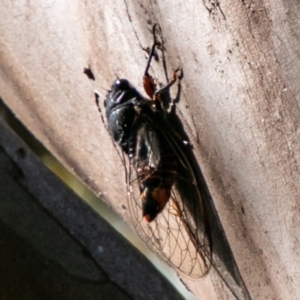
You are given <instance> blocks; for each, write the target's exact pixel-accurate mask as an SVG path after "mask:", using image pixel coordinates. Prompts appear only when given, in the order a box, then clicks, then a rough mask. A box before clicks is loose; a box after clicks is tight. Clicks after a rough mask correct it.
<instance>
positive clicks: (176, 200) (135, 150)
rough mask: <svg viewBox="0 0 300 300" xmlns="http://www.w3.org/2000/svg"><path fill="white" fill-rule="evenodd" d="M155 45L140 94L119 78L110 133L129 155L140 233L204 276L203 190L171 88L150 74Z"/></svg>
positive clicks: (112, 95)
mask: <svg viewBox="0 0 300 300" xmlns="http://www.w3.org/2000/svg"><path fill="white" fill-rule="evenodd" d="M156 30H157V28H156V26H154V28H153V35H154V43H153V46H152V49H151V52H150V55H149V60H148V64H147V67H146V71H145V74H144V88H145V90H146V93H147V94H148V96H149V97H150V99H149V98H146V97H144V96H142V95H141V93H139V92H138V91H137V90H136V89H135V88H134V87H133V86H132V85H131V84H130V83H129V81H128V80H126V79H117V80H115V81H114V83H113V84H112V87H111V89H110V90H109V91H108V94H107V96H106V98H105V101H104V105H105V108H106V118H107V123H108V131H109V134H110V135H111V136H112V138H113V139H114V141H115V142H116V143H117V144H118V145H119V146H120V147H121V149H122V151H123V152H124V153H125V154H126V155H125V158H126V161H127V162H126V163H125V167H126V174H127V186H128V195H129V196H128V198H129V201H128V205H129V210H130V213H131V217H132V220H133V222H134V226H135V228H136V230H137V232H138V234H139V235H140V236H141V237H142V238H143V239H144V240H145V241H146V243H147V244H148V245H149V246H150V247H151V248H153V249H154V251H155V252H157V253H158V254H160V255H162V256H163V257H164V258H165V259H166V260H167V261H168V262H169V263H170V264H172V265H173V266H175V267H176V268H177V269H178V270H179V271H180V272H182V273H184V274H187V275H189V276H191V277H194V278H198V277H201V276H203V275H204V274H205V273H207V271H208V270H209V268H210V265H211V242H210V235H209V227H208V224H207V218H206V215H205V209H204V204H203V197H202V194H201V189H200V188H199V187H198V184H197V180H196V176H195V172H194V171H193V166H192V164H191V162H190V160H189V159H188V157H187V155H186V154H185V153H186V151H187V148H189V149H190V145H189V144H188V143H186V142H185V140H184V139H183V138H182V136H181V134H180V133H178V132H177V131H176V128H177V127H176V126H177V125H176V124H175V123H174V120H175V116H176V112H175V105H174V103H171V105H168V104H170V100H169V99H170V94H169V88H170V87H171V86H172V85H173V84H174V83H175V82H176V81H178V80H179V78H178V77H179V76H178V74H179V73H181V71H180V70H176V71H175V72H174V76H173V79H172V80H171V81H170V83H169V84H167V85H166V86H165V87H163V88H161V89H157V88H156V84H155V83H154V80H153V79H152V77H151V76H150V75H149V73H148V70H149V67H150V63H151V59H152V57H153V56H154V55H156V54H157V52H156V49H157V48H158V46H161V43H160V42H158V41H157V37H156Z"/></svg>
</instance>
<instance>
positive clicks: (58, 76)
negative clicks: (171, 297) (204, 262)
mask: <svg viewBox="0 0 300 300" xmlns="http://www.w3.org/2000/svg"><path fill="white" fill-rule="evenodd" d="M0 12H1V20H0V93H1V97H2V98H3V99H4V101H5V102H6V103H7V105H8V106H9V107H10V108H11V109H12V110H13V111H14V112H15V114H16V115H17V117H18V118H20V119H21V120H22V122H23V123H24V124H25V125H26V126H27V127H28V128H29V129H30V131H31V132H33V134H34V135H35V136H36V137H37V138H38V139H39V140H40V141H42V143H43V144H44V145H45V146H46V147H47V148H48V149H49V150H50V151H51V152H52V153H53V154H54V155H55V156H56V157H57V158H58V159H59V160H60V161H61V162H63V163H64V164H65V165H66V166H68V168H69V169H70V170H72V171H73V172H74V174H76V175H77V176H78V177H80V178H81V179H82V180H83V181H84V182H85V183H86V184H87V185H88V186H89V187H90V188H91V189H92V190H94V191H96V192H97V193H101V194H102V195H105V199H106V200H107V202H108V203H110V204H111V205H112V206H113V207H114V209H115V210H116V211H117V212H119V213H120V214H122V215H123V216H124V218H125V219H128V215H127V214H126V211H124V209H123V208H122V206H123V205H126V197H125V195H126V188H125V181H124V171H123V168H122V164H121V161H120V159H119V157H118V155H117V153H116V151H115V149H114V147H113V145H112V143H111V140H110V138H109V136H108V133H107V131H106V129H105V126H104V125H103V124H102V123H101V120H100V117H99V113H98V111H97V107H96V105H95V102H94V91H95V89H97V90H98V91H99V92H100V94H102V95H105V91H104V90H103V89H102V88H109V86H110V85H111V82H112V80H113V79H114V78H115V74H117V75H118V76H119V77H125V78H128V79H129V80H130V81H131V82H132V83H133V84H134V85H136V86H141V82H142V80H141V78H142V73H143V69H144V66H145V63H146V58H145V52H143V51H142V49H141V46H143V47H147V46H150V45H151V41H152V37H151V32H150V29H151V26H152V25H151V24H153V23H156V22H158V23H159V24H160V26H161V28H162V32H163V36H164V38H165V40H166V51H167V52H166V54H167V62H168V65H169V66H170V67H173V68H175V67H177V66H178V64H180V65H181V66H182V67H183V69H184V73H185V77H184V80H183V82H182V85H183V87H182V97H181V101H180V103H179V111H180V117H181V119H182V121H183V123H184V124H185V126H186V131H187V133H188V134H189V136H190V139H191V141H192V143H193V146H194V150H195V154H196V157H197V159H198V162H199V164H200V166H201V168H202V170H203V173H204V176H205V178H206V180H207V184H208V186H209V188H210V191H211V194H212V196H213V199H214V203H215V206H216V209H217V211H218V214H219V216H220V219H221V222H222V224H223V227H224V229H225V233H226V235H227V238H228V240H229V243H230V246H231V249H232V251H233V254H234V256H235V259H236V262H237V265H238V267H239V270H240V272H241V275H242V277H243V279H244V281H245V284H246V286H247V288H248V290H249V292H250V294H251V296H252V298H253V299H297V298H298V295H300V284H299V283H300V273H299V272H298V269H299V266H300V258H299V251H298V249H299V246H300V245H299V244H300V243H299V233H298V231H299V230H298V228H300V218H299V215H298V214H299V209H298V202H299V187H298V186H299V184H300V174H299V157H300V155H299V150H300V141H299V120H300V112H299V105H300V103H299V101H300V100H299V99H300V97H299V92H300V90H299V83H298V81H299V79H298V78H299V66H300V59H299V52H298V48H299V32H300V25H299V17H300V16H299V14H300V8H299V5H298V4H297V1H293V0H290V1H284V2H283V1H258V0H257V1H239V2H237V1H229V0H227V1H221V3H220V4H219V5H216V1H205V0H203V1H198V2H197V3H196V2H195V1H177V2H176V4H175V3H174V4H170V3H168V2H167V1H159V2H156V1H150V2H148V1H141V2H138V1H116V2H114V3H109V2H107V1H88V0H87V1H63V2H61V1H43V2H42V3H41V2H39V3H38V2H36V3H33V2H25V1H24V2H20V1H18V2H17V1H13V2H12V1H7V0H4V2H3V3H2V5H1V8H0ZM87 67H90V68H91V69H92V70H93V72H94V74H95V76H96V81H90V80H88V78H87V77H86V75H84V74H83V69H84V68H87ZM153 73H154V74H155V76H157V77H159V78H163V77H162V68H161V67H160V66H159V65H158V64H154V65H153ZM102 100H103V97H102ZM213 281H214V280H213ZM185 282H186V283H187V285H188V286H189V287H190V288H191V289H192V291H193V292H194V293H195V294H196V295H197V296H198V297H199V298H201V296H202V297H203V298H202V299H217V298H218V299H224V298H225V297H226V296H225V294H226V295H227V297H228V298H231V297H232V296H230V293H229V292H228V291H225V287H223V286H222V285H221V283H220V282H219V283H218V282H217V283H216V284H215V285H213V284H212V283H211V281H210V276H207V277H206V278H205V279H203V280H200V281H199V282H192V281H189V280H186V279H185ZM223 292H224V294H222V293H223Z"/></svg>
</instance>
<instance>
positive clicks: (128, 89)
mask: <svg viewBox="0 0 300 300" xmlns="http://www.w3.org/2000/svg"><path fill="white" fill-rule="evenodd" d="M135 98H137V99H142V98H143V96H142V95H141V94H140V93H139V92H138V91H137V90H136V88H134V87H133V86H132V85H131V84H130V82H129V81H128V80H127V79H116V80H115V81H114V83H113V84H112V86H111V88H110V90H109V91H108V93H107V95H106V98H105V100H104V106H105V108H106V115H109V114H110V112H111V111H112V110H113V109H114V108H116V107H118V106H120V105H122V104H125V103H126V102H129V101H132V99H135Z"/></svg>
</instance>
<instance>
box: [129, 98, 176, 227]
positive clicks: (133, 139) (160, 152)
mask: <svg viewBox="0 0 300 300" xmlns="http://www.w3.org/2000/svg"><path fill="white" fill-rule="evenodd" d="M159 118H162V116H161V115H160V113H159V112H156V113H155V112H154V111H153V108H151V105H150V102H148V103H147V104H146V105H145V103H144V105H143V106H142V107H140V108H139V117H137V118H136V123H135V126H133V127H132V133H131V135H130V138H129V157H130V163H131V165H132V167H133V169H134V171H135V175H136V176H135V178H136V179H135V180H136V181H137V183H138V186H139V192H140V201H141V203H142V215H143V217H144V219H145V220H146V221H148V222H151V221H153V220H154V219H155V218H156V216H157V215H158V214H159V213H160V212H161V211H162V210H163V209H164V207H165V205H166V203H167V202H168V201H169V199H170V196H171V189H172V186H173V185H174V182H175V180H176V176H177V167H178V165H177V164H178V162H177V157H176V155H175V153H174V151H173V149H172V147H171V145H170V144H169V143H168V142H167V140H166V139H165V137H164V135H163V132H162V130H161V129H160V128H159V127H158V126H157V125H156V124H155V119H159ZM149 119H150V120H151V121H149Z"/></svg>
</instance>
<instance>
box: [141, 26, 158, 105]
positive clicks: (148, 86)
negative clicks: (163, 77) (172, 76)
mask: <svg viewBox="0 0 300 300" xmlns="http://www.w3.org/2000/svg"><path fill="white" fill-rule="evenodd" d="M157 26H159V25H158V24H155V25H154V26H153V45H152V47H151V51H150V54H149V58H148V62H147V65H146V69H145V72H144V77H143V85H144V89H145V91H146V93H147V95H148V96H149V97H150V99H152V100H153V99H154V95H155V91H156V83H155V82H154V78H153V77H152V76H151V75H150V74H149V68H150V65H151V61H152V59H153V57H154V58H155V57H156V55H157V53H156V50H155V48H156V47H157V46H159V45H160V44H161V43H160V42H159V41H158V39H157V37H156V28H157Z"/></svg>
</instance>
